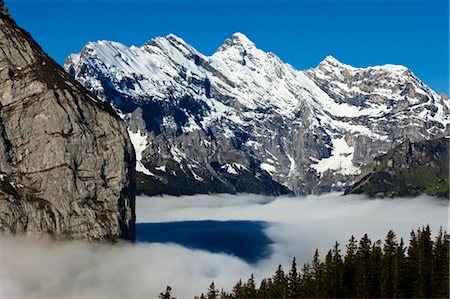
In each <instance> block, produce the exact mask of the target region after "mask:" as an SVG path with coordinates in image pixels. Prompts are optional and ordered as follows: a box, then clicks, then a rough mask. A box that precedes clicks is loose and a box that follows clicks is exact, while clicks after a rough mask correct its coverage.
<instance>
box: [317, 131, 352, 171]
mask: <svg viewBox="0 0 450 299" xmlns="http://www.w3.org/2000/svg"><path fill="white" fill-rule="evenodd" d="M332 142H333V150H332V151H331V156H330V157H328V158H325V159H322V160H320V161H319V162H318V163H317V164H312V165H311V167H312V168H313V169H315V170H316V171H317V172H318V173H320V175H321V176H322V175H323V174H324V173H325V172H326V171H328V170H335V171H337V172H338V173H340V174H342V175H357V174H358V173H359V169H358V168H357V167H355V166H354V165H353V162H352V160H353V155H354V153H355V148H354V147H353V146H349V145H348V144H347V142H346V141H345V137H342V138H340V139H333V140H332Z"/></svg>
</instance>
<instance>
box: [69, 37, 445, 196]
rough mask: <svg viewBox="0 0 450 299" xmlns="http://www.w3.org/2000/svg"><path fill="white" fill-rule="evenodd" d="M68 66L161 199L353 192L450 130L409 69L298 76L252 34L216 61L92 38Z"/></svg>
mask: <svg viewBox="0 0 450 299" xmlns="http://www.w3.org/2000/svg"><path fill="white" fill-rule="evenodd" d="M65 69H66V71H68V72H69V73H70V74H71V75H72V76H74V77H75V78H76V79H77V80H78V81H79V82H81V83H82V84H83V85H84V86H85V87H87V88H88V89H89V90H91V91H92V92H94V93H95V94H96V95H98V96H99V97H100V98H101V99H103V100H105V101H109V102H111V103H112V104H113V106H114V107H115V108H116V109H117V110H118V111H119V112H120V114H121V115H122V116H123V118H124V119H125V121H126V122H127V124H128V129H129V134H130V136H131V138H132V140H133V141H134V145H135V149H136V152H137V158H138V160H140V161H139V162H138V164H137V170H138V171H140V172H143V173H144V174H146V175H147V176H149V177H150V178H152V182H153V184H154V185H155V186H156V187H155V188H156V189H155V188H154V189H152V188H150V190H149V192H150V193H152V192H153V193H175V194H178V193H179V194H182V193H198V192H257V193H268V194H280V193H286V192H288V190H287V188H289V189H290V190H292V191H293V192H294V193H296V194H308V193H311V192H322V191H329V190H341V189H342V188H343V187H344V186H346V185H348V184H349V183H351V182H352V180H353V179H354V178H355V176H356V175H358V174H359V173H360V169H361V167H363V166H364V165H366V164H368V163H370V162H371V161H372V160H373V159H374V157H376V156H378V155H380V154H382V153H385V152H386V151H387V150H389V149H390V148H392V147H393V146H394V145H396V144H398V143H400V142H401V141H402V140H404V139H405V137H406V136H407V137H409V138H410V139H411V140H412V141H416V140H422V139H430V138H435V137H439V136H442V135H446V134H447V135H448V130H449V128H450V118H449V115H450V113H449V110H450V109H449V100H448V98H447V97H446V96H444V95H442V96H439V95H437V94H436V93H435V92H434V91H433V90H431V89H430V88H429V87H427V86H426V85H425V84H424V83H422V82H421V81H420V80H419V79H418V78H417V77H416V76H415V75H414V74H413V73H412V72H411V71H410V70H408V69H407V68H405V67H403V66H395V65H385V66H376V67H369V68H354V67H351V66H349V65H345V64H343V63H340V62H339V61H337V60H336V59H335V58H333V57H331V56H328V57H327V58H325V60H324V61H322V62H321V63H320V64H319V65H318V67H317V68H315V69H310V70H307V71H298V70H296V69H294V68H293V67H292V66H290V65H289V64H286V63H284V62H282V61H281V60H280V58H278V57H277V56H276V55H274V54H273V53H267V52H264V51H262V50H260V49H258V48H257V47H256V46H255V44H254V43H253V42H251V41H250V40H249V39H248V38H247V37H246V36H245V35H243V34H241V33H235V34H234V35H233V36H232V38H231V39H227V40H226V41H225V42H224V43H223V44H222V45H221V46H220V47H219V48H218V50H217V51H216V52H215V53H214V54H213V55H212V56H205V55H203V54H201V53H199V52H198V51H197V50H195V49H194V48H193V47H191V46H190V45H188V44H187V43H186V42H184V41H183V40H182V39H181V38H179V37H176V36H174V35H168V36H166V37H158V38H155V39H153V40H150V41H149V42H147V43H146V44H144V45H143V46H142V47H139V48H138V47H134V46H132V47H127V46H125V45H122V44H120V43H116V42H109V41H99V42H95V43H89V44H87V45H86V46H85V48H84V49H83V50H82V52H81V53H80V54H72V55H71V56H69V57H68V59H67V60H66V63H65ZM285 187H287V188H285Z"/></svg>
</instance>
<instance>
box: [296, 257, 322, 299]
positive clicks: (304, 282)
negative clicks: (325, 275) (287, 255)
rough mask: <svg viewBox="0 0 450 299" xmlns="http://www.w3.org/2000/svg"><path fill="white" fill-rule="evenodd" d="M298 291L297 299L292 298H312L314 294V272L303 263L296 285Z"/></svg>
mask: <svg viewBox="0 0 450 299" xmlns="http://www.w3.org/2000/svg"><path fill="white" fill-rule="evenodd" d="M298 286H299V289H298V294H299V296H297V297H292V298H314V297H316V293H315V281H314V271H313V269H312V267H311V266H310V264H309V263H305V264H304V265H303V268H302V274H301V276H300V277H299V283H298Z"/></svg>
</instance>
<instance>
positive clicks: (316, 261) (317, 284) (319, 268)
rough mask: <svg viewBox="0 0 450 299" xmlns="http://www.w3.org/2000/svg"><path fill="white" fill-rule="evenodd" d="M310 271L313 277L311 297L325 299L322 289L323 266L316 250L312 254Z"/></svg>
mask: <svg viewBox="0 0 450 299" xmlns="http://www.w3.org/2000/svg"><path fill="white" fill-rule="evenodd" d="M312 271H313V277H314V282H313V283H314V290H313V294H314V295H313V297H314V298H324V297H325V292H324V290H325V287H324V282H323V281H324V278H323V265H322V262H321V261H320V256H319V250H318V249H316V252H315V253H314V257H313V261H312Z"/></svg>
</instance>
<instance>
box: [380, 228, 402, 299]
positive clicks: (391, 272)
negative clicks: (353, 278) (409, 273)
mask: <svg viewBox="0 0 450 299" xmlns="http://www.w3.org/2000/svg"><path fill="white" fill-rule="evenodd" d="M396 253H397V240H396V236H395V234H394V232H393V231H392V230H390V231H389V232H388V234H387V236H386V239H385V241H384V247H383V257H382V266H381V296H382V297H383V298H397V291H396V290H395V287H396V285H398V282H397V281H396V280H398V277H397V276H396V275H395V274H396V273H398V269H397V266H398V265H397V261H396Z"/></svg>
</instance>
